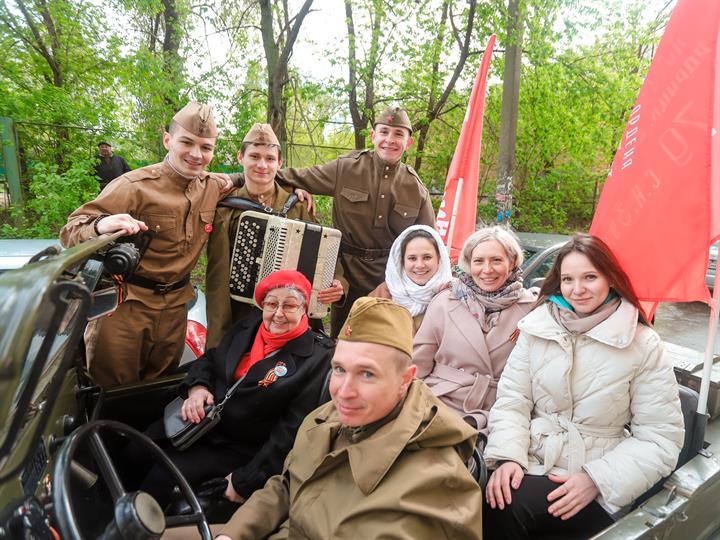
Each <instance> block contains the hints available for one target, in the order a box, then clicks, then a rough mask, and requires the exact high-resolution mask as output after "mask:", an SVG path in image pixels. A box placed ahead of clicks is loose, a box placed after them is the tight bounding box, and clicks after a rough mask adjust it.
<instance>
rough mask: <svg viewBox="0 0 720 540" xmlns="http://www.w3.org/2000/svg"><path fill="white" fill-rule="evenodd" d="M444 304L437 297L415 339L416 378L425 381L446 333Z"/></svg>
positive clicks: (413, 357) (433, 365) (413, 358)
mask: <svg viewBox="0 0 720 540" xmlns="http://www.w3.org/2000/svg"><path fill="white" fill-rule="evenodd" d="M443 306H444V304H443V303H441V302H439V298H438V297H437V296H436V297H435V299H434V300H433V301H431V302H430V305H429V306H428V308H427V311H426V312H425V317H424V318H423V321H422V324H421V325H420V328H419V329H418V331H417V334H415V337H414V338H413V355H412V361H413V364H415V365H416V366H417V373H416V375H415V376H416V377H417V378H418V379H424V378H425V377H427V376H428V375H430V373H432V370H433V368H434V367H435V354H436V353H437V351H438V348H439V347H440V342H441V340H442V338H443V334H444V333H445V310H444V309H443Z"/></svg>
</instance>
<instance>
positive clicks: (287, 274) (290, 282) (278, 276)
mask: <svg viewBox="0 0 720 540" xmlns="http://www.w3.org/2000/svg"><path fill="white" fill-rule="evenodd" d="M279 287H293V288H295V289H297V290H298V291H300V293H301V294H302V295H303V296H304V297H305V306H306V307H307V304H308V302H310V295H311V294H312V285H310V282H309V281H308V280H307V278H306V277H305V276H303V275H302V274H301V273H300V272H298V271H297V270H279V271H277V272H273V273H272V274H270V275H269V276H267V277H266V278H264V279H261V280H260V282H259V283H258V284H257V285H256V286H255V303H256V304H257V305H258V306H259V305H260V304H262V301H263V300H264V299H265V295H266V294H267V293H268V292H269V291H271V290H272V289H277V288H279Z"/></svg>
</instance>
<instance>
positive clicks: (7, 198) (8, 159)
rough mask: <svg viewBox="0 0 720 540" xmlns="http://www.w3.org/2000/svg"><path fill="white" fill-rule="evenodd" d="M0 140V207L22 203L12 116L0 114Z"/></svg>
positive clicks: (15, 136)
mask: <svg viewBox="0 0 720 540" xmlns="http://www.w3.org/2000/svg"><path fill="white" fill-rule="evenodd" d="M0 140H1V141H2V161H1V162H0V207H7V206H9V205H10V203H12V204H15V205H19V204H22V189H21V188H20V159H19V157H18V138H17V132H16V131H15V123H14V122H13V120H12V118H8V117H6V116H0Z"/></svg>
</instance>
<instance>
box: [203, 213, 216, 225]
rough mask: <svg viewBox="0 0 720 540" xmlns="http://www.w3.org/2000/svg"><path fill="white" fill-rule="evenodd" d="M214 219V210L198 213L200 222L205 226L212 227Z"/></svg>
mask: <svg viewBox="0 0 720 540" xmlns="http://www.w3.org/2000/svg"><path fill="white" fill-rule="evenodd" d="M214 219H215V210H204V211H202V212H200V221H202V222H203V224H205V225H212V222H213V220H214Z"/></svg>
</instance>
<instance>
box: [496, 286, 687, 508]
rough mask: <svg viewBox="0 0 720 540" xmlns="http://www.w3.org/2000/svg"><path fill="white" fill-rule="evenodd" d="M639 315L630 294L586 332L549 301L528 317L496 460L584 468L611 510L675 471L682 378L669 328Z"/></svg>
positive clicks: (501, 418) (502, 398)
mask: <svg viewBox="0 0 720 540" xmlns="http://www.w3.org/2000/svg"><path fill="white" fill-rule="evenodd" d="M637 315H638V313H637V310H636V309H635V307H633V306H632V304H630V303H629V302H626V301H625V300H623V301H622V302H621V303H620V306H619V307H618V309H617V311H616V312H615V313H613V314H612V315H611V316H610V317H608V318H607V319H606V320H605V321H603V322H602V323H600V324H598V325H597V326H595V327H594V328H592V329H591V330H589V331H588V332H586V333H584V334H580V335H577V336H572V335H571V334H569V333H568V332H567V331H566V330H565V329H563V328H562V327H561V326H560V325H558V324H557V323H556V322H555V320H554V319H553V318H552V316H551V315H550V311H549V309H548V307H547V305H543V306H540V307H538V308H537V309H535V310H534V311H532V312H531V313H529V314H528V315H527V316H525V317H524V318H523V319H521V320H520V322H519V324H518V328H519V329H520V330H521V334H520V338H519V340H518V342H517V345H516V346H515V349H514V350H513V352H512V354H511V355H510V358H509V359H508V362H507V365H506V366H505V370H504V371H503V374H502V377H501V378H500V382H499V384H498V392H497V401H496V402H495V405H494V406H493V408H492V410H491V411H490V419H489V424H490V435H489V438H488V444H487V447H486V449H485V459H486V461H487V463H488V466H490V467H493V466H494V465H495V463H496V462H497V461H498V460H511V461H515V462H516V463H519V464H520V465H521V466H522V467H523V468H524V469H525V470H526V471H527V473H528V474H535V475H545V474H565V473H568V472H570V473H574V472H579V471H581V470H584V471H585V472H586V473H588V474H589V475H590V477H591V478H592V479H593V481H594V482H595V484H596V485H597V487H598V489H599V491H600V496H599V497H598V499H597V500H598V502H599V503H600V504H601V505H603V506H604V507H605V509H606V510H608V511H609V512H610V513H615V512H617V511H618V510H620V509H621V508H622V507H623V506H626V505H628V504H630V503H632V502H633V500H634V499H636V498H637V497H638V496H640V495H641V494H642V493H644V492H645V491H647V490H648V489H649V488H650V487H651V486H652V485H653V484H654V483H655V482H657V481H658V480H659V479H660V478H662V477H663V476H665V475H667V474H669V473H670V472H671V471H672V469H673V468H674V467H675V464H676V462H677V458H678V455H679V453H680V449H681V447H682V443H683V418H682V412H681V409H680V400H679V397H678V387H677V382H676V380H675V376H674V374H673V368H672V365H671V364H670V362H669V361H668V360H667V358H666V357H665V355H664V351H663V347H662V341H661V340H660V337H659V336H658V335H657V334H656V333H655V331H654V330H652V329H651V328H648V327H647V326H645V325H643V324H638V322H637ZM626 424H629V425H630V432H628V431H627V430H626V429H625V425H626Z"/></svg>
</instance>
